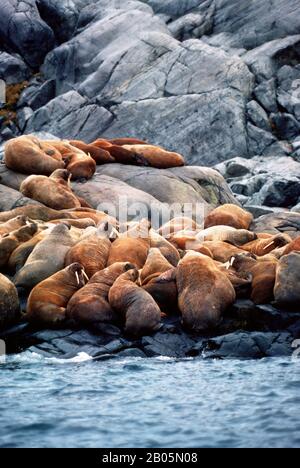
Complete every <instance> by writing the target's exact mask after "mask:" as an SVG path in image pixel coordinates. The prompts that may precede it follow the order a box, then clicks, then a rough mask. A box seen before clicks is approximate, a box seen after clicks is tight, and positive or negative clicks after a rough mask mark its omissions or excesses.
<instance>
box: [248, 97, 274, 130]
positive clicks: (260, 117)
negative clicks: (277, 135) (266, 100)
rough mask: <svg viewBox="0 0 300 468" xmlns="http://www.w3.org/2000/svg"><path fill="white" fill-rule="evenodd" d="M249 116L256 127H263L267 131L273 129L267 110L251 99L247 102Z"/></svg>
mask: <svg viewBox="0 0 300 468" xmlns="http://www.w3.org/2000/svg"><path fill="white" fill-rule="evenodd" d="M247 116H248V117H249V119H250V120H251V121H252V123H253V124H254V125H256V127H259V128H262V129H263V130H265V131H266V132H270V131H271V125H270V121H269V118H268V115H267V113H266V111H265V110H264V109H263V108H262V107H261V106H260V105H259V104H258V103H257V102H256V101H250V102H248V104H247Z"/></svg>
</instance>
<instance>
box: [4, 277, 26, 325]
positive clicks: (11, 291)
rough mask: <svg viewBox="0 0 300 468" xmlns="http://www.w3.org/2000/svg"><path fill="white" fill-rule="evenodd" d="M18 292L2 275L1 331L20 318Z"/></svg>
mask: <svg viewBox="0 0 300 468" xmlns="http://www.w3.org/2000/svg"><path fill="white" fill-rule="evenodd" d="M20 312H21V310H20V302H19V296H18V292H17V290H16V288H15V286H14V285H13V283H12V282H11V281H10V280H9V279H8V278H6V277H5V276H4V275H1V273H0V331H1V330H2V329H3V328H4V327H6V326H8V325H11V324H13V323H14V321H16V320H17V319H19V317H20Z"/></svg>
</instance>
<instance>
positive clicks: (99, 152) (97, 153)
mask: <svg viewBox="0 0 300 468" xmlns="http://www.w3.org/2000/svg"><path fill="white" fill-rule="evenodd" d="M69 143H70V145H72V146H75V147H76V148H78V149H80V150H81V151H84V153H85V154H87V155H89V156H91V158H93V159H94V161H95V162H96V164H97V165H98V164H108V163H113V162H115V159H114V158H113V157H112V156H111V155H110V153H109V151H107V150H105V149H103V148H99V147H97V146H94V145H93V144H92V143H91V144H88V145H87V144H86V143H84V142H83V141H80V140H70V141H69Z"/></svg>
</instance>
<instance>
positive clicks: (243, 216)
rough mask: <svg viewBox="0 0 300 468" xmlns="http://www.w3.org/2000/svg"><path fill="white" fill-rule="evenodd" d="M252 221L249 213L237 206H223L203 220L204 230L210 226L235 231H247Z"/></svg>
mask: <svg viewBox="0 0 300 468" xmlns="http://www.w3.org/2000/svg"><path fill="white" fill-rule="evenodd" d="M252 221H253V216H252V214H251V213H248V212H247V211H245V210H243V209H242V208H240V207H239V206H237V205H232V204H225V205H222V206H219V207H218V208H216V209H215V210H213V211H212V212H211V213H209V215H208V216H207V217H206V219H205V223H204V227H205V229H207V228H210V227H212V226H232V227H234V228H236V229H247V230H248V229H249V227H250V224H251V223H252Z"/></svg>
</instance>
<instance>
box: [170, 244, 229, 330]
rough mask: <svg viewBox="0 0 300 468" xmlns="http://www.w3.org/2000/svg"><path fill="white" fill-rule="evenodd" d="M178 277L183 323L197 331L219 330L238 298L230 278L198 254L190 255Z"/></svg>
mask: <svg viewBox="0 0 300 468" xmlns="http://www.w3.org/2000/svg"><path fill="white" fill-rule="evenodd" d="M175 274H176V283H177V289H178V305H179V309H180V311H181V313H182V320H183V324H184V325H185V326H186V327H187V328H189V329H192V330H194V331H203V330H207V329H210V328H214V327H216V326H217V325H218V324H219V322H220V320H221V317H222V313H223V312H224V311H225V310H226V309H227V307H229V306H230V305H231V304H232V303H233V302H234V301H235V298H236V295H235V291H234V288H233V286H232V284H231V282H230V281H229V279H228V278H227V276H226V275H225V274H224V273H222V272H221V271H220V270H219V269H218V268H217V266H216V265H215V262H214V261H213V260H212V259H210V258H209V257H206V256H205V255H202V254H199V253H197V252H188V253H187V254H186V255H185V257H184V258H183V259H182V260H181V261H180V262H179V264H178V267H177V270H176V273H175Z"/></svg>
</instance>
